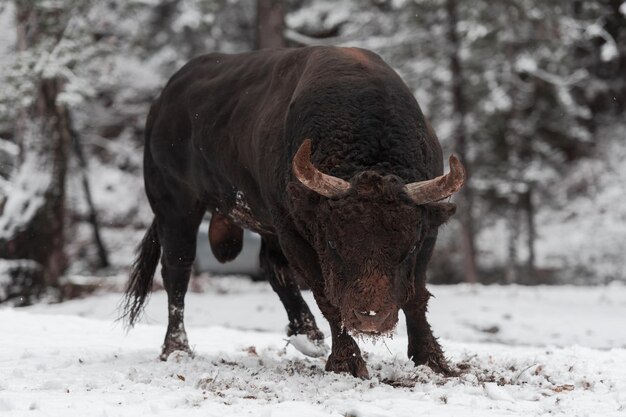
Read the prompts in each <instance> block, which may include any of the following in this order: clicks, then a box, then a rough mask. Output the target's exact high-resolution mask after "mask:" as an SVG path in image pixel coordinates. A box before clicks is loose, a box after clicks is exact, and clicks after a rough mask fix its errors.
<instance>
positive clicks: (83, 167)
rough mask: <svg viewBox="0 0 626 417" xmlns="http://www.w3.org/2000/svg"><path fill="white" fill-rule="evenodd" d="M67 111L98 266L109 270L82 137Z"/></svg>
mask: <svg viewBox="0 0 626 417" xmlns="http://www.w3.org/2000/svg"><path fill="white" fill-rule="evenodd" d="M65 111H66V113H67V120H68V127H69V129H70V132H71V134H72V145H73V148H74V153H75V154H76V158H77V159H78V165H79V167H80V171H81V177H82V185H83V192H84V194H85V200H86V201H87V206H88V208H89V216H88V219H89V223H91V227H92V228H93V237H94V243H95V244H96V248H97V250H98V265H97V266H98V268H107V267H108V266H109V265H110V264H109V254H108V252H107V249H106V247H105V246H104V242H103V241H102V237H101V235H100V222H99V221H98V212H97V211H96V206H95V205H94V204H93V198H92V197H91V186H90V185H89V176H88V165H87V158H85V153H84V152H83V146H82V144H81V142H80V137H79V136H78V133H77V132H76V131H75V130H74V129H73V127H72V119H71V117H70V112H69V109H67V108H65Z"/></svg>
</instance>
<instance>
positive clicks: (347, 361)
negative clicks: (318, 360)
mask: <svg viewBox="0 0 626 417" xmlns="http://www.w3.org/2000/svg"><path fill="white" fill-rule="evenodd" d="M326 371H328V372H336V373H348V374H350V375H352V376H354V377H357V378H361V379H370V374H369V372H368V371H367V365H366V364H365V361H364V360H363V358H362V357H361V356H360V355H356V354H355V355H354V356H351V357H348V358H337V357H335V356H334V355H333V354H332V353H331V354H330V356H329V357H328V360H327V361H326Z"/></svg>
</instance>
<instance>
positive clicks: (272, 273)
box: [260, 237, 328, 357]
mask: <svg viewBox="0 0 626 417" xmlns="http://www.w3.org/2000/svg"><path fill="white" fill-rule="evenodd" d="M260 261H261V267H262V268H263V271H264V272H265V275H266V277H267V279H268V281H269V283H270V285H271V286H272V289H273V290H274V291H275V292H276V294H278V297H279V298H280V301H281V302H282V304H283V306H284V307H285V310H286V312H287V317H288V319H289V325H288V327H287V336H292V338H291V339H290V340H291V342H292V344H293V345H294V347H295V348H296V349H298V350H299V351H300V352H302V353H303V354H305V355H307V356H312V357H319V356H323V355H325V354H326V353H327V351H328V347H327V346H326V344H325V343H324V334H323V333H322V332H321V331H320V329H319V328H318V327H317V323H316V322H315V318H314V317H313V314H312V313H311V310H310V309H309V306H308V305H307V304H306V302H305V301H304V299H303V298H302V294H301V293H300V288H299V287H298V284H297V283H296V282H295V279H294V276H293V271H292V270H291V268H290V267H289V265H288V263H287V259H286V258H285V257H284V255H283V254H282V252H281V251H280V247H279V246H278V242H275V241H273V240H271V239H270V238H267V237H264V238H263V241H262V244H261V254H260ZM299 335H303V336H306V339H305V340H302V339H300V338H298V337H297V336H299Z"/></svg>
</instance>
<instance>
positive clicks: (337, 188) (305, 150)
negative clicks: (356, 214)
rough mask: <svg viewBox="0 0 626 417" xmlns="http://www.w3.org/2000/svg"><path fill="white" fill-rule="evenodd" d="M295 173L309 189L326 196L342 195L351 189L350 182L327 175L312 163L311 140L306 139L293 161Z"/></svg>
mask: <svg viewBox="0 0 626 417" xmlns="http://www.w3.org/2000/svg"><path fill="white" fill-rule="evenodd" d="M291 166H292V169H293V173H294V175H295V176H296V178H298V180H299V181H300V182H301V183H302V184H304V185H305V186H306V187H307V188H308V189H310V190H313V191H315V192H316V193H318V194H321V195H323V196H325V197H328V198H331V197H335V196H338V195H341V194H343V193H345V192H346V191H348V190H349V189H350V183H349V182H348V181H346V180H342V179H341V178H337V177H333V176H332V175H326V174H324V173H322V172H321V171H319V170H318V169H317V168H315V167H314V166H313V164H312V163H311V140H310V139H305V140H304V142H302V145H300V148H299V149H298V152H296V154H295V155H294V157H293V161H292V164H291Z"/></svg>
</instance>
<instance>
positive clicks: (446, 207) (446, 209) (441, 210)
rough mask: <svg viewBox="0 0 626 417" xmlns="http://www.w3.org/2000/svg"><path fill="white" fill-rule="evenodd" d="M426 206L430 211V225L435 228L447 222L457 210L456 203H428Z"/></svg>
mask: <svg viewBox="0 0 626 417" xmlns="http://www.w3.org/2000/svg"><path fill="white" fill-rule="evenodd" d="M424 207H425V208H426V210H427V212H428V217H429V222H430V225H431V226H433V227H435V228H436V227H439V226H441V225H442V224H444V223H445V222H447V221H448V219H450V217H452V216H453V215H454V213H455V212H456V204H454V203H428V204H424Z"/></svg>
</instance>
